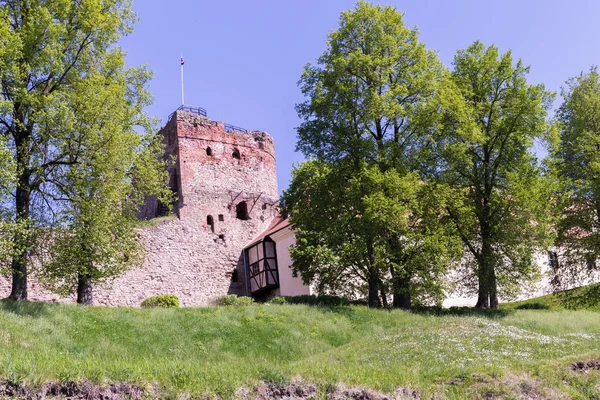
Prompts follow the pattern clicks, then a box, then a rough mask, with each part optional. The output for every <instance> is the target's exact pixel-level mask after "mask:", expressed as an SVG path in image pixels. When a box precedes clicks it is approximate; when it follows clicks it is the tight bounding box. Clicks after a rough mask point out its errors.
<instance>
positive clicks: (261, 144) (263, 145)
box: [258, 142, 265, 150]
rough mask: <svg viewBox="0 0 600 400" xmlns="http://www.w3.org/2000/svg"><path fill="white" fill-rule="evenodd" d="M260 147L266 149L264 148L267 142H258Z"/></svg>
mask: <svg viewBox="0 0 600 400" xmlns="http://www.w3.org/2000/svg"><path fill="white" fill-rule="evenodd" d="M258 148H259V149H260V150H264V149H265V144H264V143H263V142H259V143H258Z"/></svg>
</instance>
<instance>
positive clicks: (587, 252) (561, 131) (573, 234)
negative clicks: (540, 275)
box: [552, 67, 600, 288]
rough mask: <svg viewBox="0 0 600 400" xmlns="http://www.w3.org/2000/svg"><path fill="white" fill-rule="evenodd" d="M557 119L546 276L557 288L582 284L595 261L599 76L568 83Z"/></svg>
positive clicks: (593, 73) (599, 223) (598, 246)
mask: <svg viewBox="0 0 600 400" xmlns="http://www.w3.org/2000/svg"><path fill="white" fill-rule="evenodd" d="M562 97H563V98H564V102H563V103H562V105H561V106H560V108H559V110H558V113H557V117H558V118H557V128H558V134H557V137H556V138H555V139H556V140H555V141H554V146H553V151H552V166H553V167H554V170H555V171H556V174H557V176H558V177H560V178H561V180H562V183H563V188H562V189H563V190H562V191H561V194H562V196H561V200H562V201H561V211H562V215H561V219H560V223H559V225H558V228H559V229H558V232H559V235H558V238H557V245H558V247H559V248H560V258H559V263H558V265H556V266H555V267H556V268H555V269H554V270H553V271H552V272H553V273H554V276H553V277H554V279H553V282H554V283H555V284H556V286H557V287H558V288H562V287H565V286H566V287H568V286H572V285H574V284H578V283H582V282H583V281H585V280H586V279H587V278H588V277H589V275H590V274H591V273H593V272H595V271H596V270H597V260H598V257H599V255H600V229H599V228H600V75H599V74H598V71H597V69H596V68H595V67H594V68H591V69H590V71H589V72H587V73H582V74H580V75H579V76H577V77H575V78H572V79H569V80H568V81H567V85H566V87H564V88H563V90H562Z"/></svg>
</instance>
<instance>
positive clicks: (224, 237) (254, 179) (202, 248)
mask: <svg viewBox="0 0 600 400" xmlns="http://www.w3.org/2000/svg"><path fill="white" fill-rule="evenodd" d="M160 133H161V134H162V135H163V136H164V143H165V144H166V152H167V154H168V155H172V156H174V160H175V162H174V165H173V167H172V168H171V170H170V171H169V175H170V187H171V189H172V190H173V191H174V192H176V193H177V201H176V203H175V204H173V205H172V206H165V205H161V204H160V203H158V202H157V201H149V202H148V204H147V205H146V206H145V207H144V209H143V210H142V212H141V216H142V217H143V218H146V219H150V218H154V217H160V216H161V215H163V214H166V212H165V211H168V210H169V209H170V208H171V209H172V210H173V212H174V214H175V216H176V218H171V219H166V220H165V221H162V222H160V223H159V224H158V225H156V226H153V227H149V228H145V229H143V230H142V231H141V232H140V236H141V239H142V240H144V241H145V243H146V251H147V259H146V262H145V265H144V267H143V268H142V269H138V270H134V271H130V272H128V273H126V275H125V276H124V277H121V278H119V279H117V280H116V281H115V283H114V285H113V288H112V290H110V291H106V292H105V291H102V292H100V293H98V294H97V296H96V297H97V301H98V303H101V304H114V305H139V302H140V301H141V300H143V299H144V298H146V297H149V296H153V295H158V294H165V293H171V294H176V295H177V296H179V298H180V300H181V303H182V305H184V306H191V305H204V304H207V303H208V302H210V300H211V299H212V298H214V297H216V296H220V295H225V294H228V293H234V294H245V293H246V287H245V286H246V285H245V279H244V275H243V274H244V268H243V259H242V257H243V256H242V254H243V252H242V250H243V248H244V246H245V245H247V244H248V243H249V242H250V241H251V240H252V239H254V238H255V237H256V236H257V235H259V234H260V233H261V232H263V231H264V230H265V229H266V228H267V227H268V226H269V224H270V223H271V221H272V220H273V219H274V218H275V216H276V215H277V209H276V205H277V199H278V192H277V178H276V170H275V148H274V144H273V139H272V138H271V136H269V135H268V134H267V133H266V132H260V131H246V130H244V129H242V128H238V127H234V126H231V125H228V124H224V123H222V122H217V121H212V120H211V119H209V118H207V117H206V112H205V111H204V110H203V109H200V108H192V107H180V108H179V109H178V110H177V111H175V112H174V113H173V114H172V115H171V116H170V117H169V120H168V122H167V123H166V125H165V126H164V127H163V128H162V129H161V131H160ZM105 296H106V297H105Z"/></svg>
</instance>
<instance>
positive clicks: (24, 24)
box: [0, 0, 147, 300]
mask: <svg viewBox="0 0 600 400" xmlns="http://www.w3.org/2000/svg"><path fill="white" fill-rule="evenodd" d="M132 22H133V14H132V12H131V4H130V1H129V0H81V1H71V0H53V1H48V0H1V1H0V41H1V42H2V47H1V49H0V85H1V88H2V92H1V95H0V136H2V137H3V138H5V139H6V140H7V147H8V148H9V149H10V151H11V153H12V162H13V163H14V166H15V169H16V177H15V184H14V186H13V188H12V190H11V191H12V192H13V194H14V203H13V204H12V205H10V206H8V207H5V211H6V212H9V213H10V214H11V215H12V218H13V219H14V220H15V221H16V224H17V225H25V227H26V229H25V230H24V231H20V232H18V233H16V234H15V235H14V237H13V239H14V242H15V243H17V244H19V245H18V246H16V247H17V248H18V249H19V250H18V251H17V252H16V253H15V254H14V255H13V257H12V266H11V269H12V291H11V294H10V298H12V299H15V300H24V299H26V298H27V276H28V261H29V260H28V259H29V254H30V251H31V246H32V244H31V243H32V242H31V240H30V238H29V237H30V236H31V233H32V231H33V230H34V229H36V228H37V227H41V226H56V225H58V224H60V218H59V216H60V214H61V213H60V211H61V210H63V209H67V208H69V207H72V203H71V200H72V199H69V198H68V197H65V194H66V193H69V191H70V190H69V188H68V187H65V185H66V184H70V181H69V174H70V173H71V172H72V167H74V166H77V165H79V164H81V163H83V164H85V162H84V158H85V157H89V155H87V154H86V151H88V150H89V149H87V148H86V143H87V139H86V135H87V134H89V133H90V132H91V131H92V129H90V128H91V127H93V126H95V123H96V122H95V121H96V118H97V117H98V116H97V115H96V114H94V113H87V112H81V104H79V103H77V99H78V98H80V95H81V98H85V97H86V95H89V93H93V92H95V91H96V92H98V93H104V90H103V89H104V86H105V85H107V84H110V82H107V81H106V80H104V79H98V74H100V75H101V76H103V77H108V78H110V79H116V80H118V79H132V78H134V75H132V74H131V73H130V71H125V70H123V69H122V68H121V67H122V64H123V63H122V59H123V56H124V55H123V53H122V51H121V50H120V49H119V48H118V47H117V46H116V43H117V41H118V40H119V38H120V37H121V36H122V35H124V34H127V33H129V32H130V31H131V26H132ZM110 68H114V71H112V72H110V71H109V70H110ZM119 68H121V69H120V70H119ZM142 75H143V74H142ZM137 76H138V77H139V76H140V75H139V73H138V75H137ZM126 83H130V84H134V85H135V84H136V83H135V82H126ZM82 91H83V92H82ZM133 96H134V97H135V96H142V97H146V96H147V93H146V92H145V91H138V92H137V93H135V94H133ZM134 97H123V98H121V103H122V104H120V105H121V107H119V108H118V110H117V111H119V112H123V108H124V109H125V110H126V111H127V112H126V113H124V114H121V115H119V116H118V117H117V118H115V122H123V121H125V120H126V121H127V122H129V123H127V124H126V125H125V126H124V127H123V131H125V132H127V131H129V130H130V129H131V125H134V124H135V122H136V121H137V120H139V119H140V118H143V116H142V115H140V111H141V110H140V109H139V108H138V105H139V104H143V103H144V102H145V101H146V100H147V99H146V98H138V99H137V100H135V101H132V100H134ZM95 100H97V101H99V100H100V99H95ZM111 100H113V98H111ZM96 106H98V104H96ZM106 106H109V104H106ZM111 106H113V105H111ZM97 109H98V108H97ZM106 112H110V109H108V108H107V110H106ZM104 117H106V115H104ZM101 121H102V122H103V123H110V122H111V119H110V118H103V119H101ZM113 128H115V129H117V128H116V127H115V126H113ZM106 129H108V128H106ZM99 151H101V150H99ZM94 156H95V157H99V156H100V154H98V153H95V154H94ZM124 161H131V160H124ZM2 206H3V207H4V206H5V205H4V204H3V205H2Z"/></svg>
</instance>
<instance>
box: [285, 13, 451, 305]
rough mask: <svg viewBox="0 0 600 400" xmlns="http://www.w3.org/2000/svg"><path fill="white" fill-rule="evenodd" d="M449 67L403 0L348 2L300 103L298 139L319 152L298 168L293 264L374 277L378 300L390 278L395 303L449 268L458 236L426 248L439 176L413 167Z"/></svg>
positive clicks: (422, 158)
mask: <svg viewBox="0 0 600 400" xmlns="http://www.w3.org/2000/svg"><path fill="white" fill-rule="evenodd" d="M444 75H445V69H444V67H443V65H442V64H441V63H440V62H439V61H438V59H437V57H436V56H435V54H434V53H433V52H431V51H428V50H427V49H426V48H425V46H424V45H423V43H421V42H419V40H418V34H417V31H416V30H415V29H409V28H407V27H406V26H405V25H404V23H403V18H402V15H401V14H400V13H398V12H397V11H396V10H395V9H394V8H392V7H379V6H374V5H370V4H368V3H365V2H359V3H357V6H356V9H355V10H351V11H347V12H343V13H342V15H341V18H340V28H339V29H338V30H337V31H335V32H332V33H331V34H330V35H329V41H328V48H327V50H326V51H325V53H324V54H323V55H322V56H321V57H320V58H319V61H318V64H317V65H316V66H315V65H310V64H309V65H307V67H306V68H305V71H304V74H303V76H302V78H301V80H300V85H301V88H302V92H303V93H304V95H305V96H306V97H307V98H308V99H307V100H306V101H305V102H304V103H302V104H300V105H298V106H297V111H298V114H299V116H300V117H301V118H302V119H303V123H302V124H301V126H300V127H299V129H298V135H299V141H298V145H297V147H298V149H299V150H301V151H302V152H303V153H304V154H305V155H306V156H307V157H309V158H314V159H316V161H315V162H310V163H308V164H306V165H304V166H302V167H300V168H299V169H298V170H297V171H296V172H295V174H294V178H293V182H292V184H291V187H290V190H288V191H287V192H286V195H285V202H286V205H287V207H288V210H289V211H290V212H291V219H292V222H293V223H294V224H295V227H296V229H297V231H298V238H299V241H298V244H297V247H296V249H295V250H294V253H293V255H294V266H295V268H296V270H297V271H298V272H300V273H301V274H302V275H303V276H304V277H305V278H308V277H313V276H314V275H315V274H317V273H318V274H319V275H318V277H317V279H319V282H321V283H322V284H327V285H329V287H331V288H334V287H335V283H334V279H332V278H335V279H338V278H339V279H340V280H338V282H341V278H340V277H341V274H345V275H347V277H346V278H344V279H343V281H344V282H357V281H362V282H366V283H367V284H368V294H369V305H371V306H376V305H379V304H380V302H381V301H383V302H386V301H387V297H386V293H385V292H386V289H389V290H390V291H391V292H392V293H393V295H394V304H395V305H398V306H402V307H407V308H409V307H410V305H411V300H410V298H411V293H413V294H414V293H417V292H418V290H416V287H415V286H414V285H421V287H423V286H426V285H424V284H423V282H425V281H424V280H423V279H422V278H423V276H425V275H426V274H427V273H430V276H435V278H436V279H434V280H436V281H437V279H438V278H439V277H440V275H443V273H442V272H443V271H442V270H443V269H444V268H445V266H446V265H447V264H448V263H447V262H446V261H448V260H447V258H451V255H452V254H455V252H454V251H452V250H450V249H449V248H448V247H451V246H452V244H453V243H454V242H453V241H452V240H451V239H450V238H449V237H446V236H442V235H440V234H441V233H448V231H446V230H440V231H437V232H436V233H435V235H438V238H437V240H438V241H437V244H438V245H439V246H440V247H444V251H440V252H439V253H438V254H440V257H439V258H436V257H430V258H428V257H427V256H425V255H424V253H423V252H426V251H434V250H433V247H435V246H433V247H430V246H428V245H432V244H433V242H432V241H429V240H428V236H427V235H434V233H433V230H432V231H430V230H428V229H427V228H426V227H425V226H424V224H423V221H424V215H423V214H422V212H423V211H424V208H423V207H422V204H421V203H420V201H421V200H423V199H424V198H427V196H421V194H422V193H421V191H422V190H424V191H428V190H434V189H435V190H439V189H440V187H439V186H436V187H432V186H429V185H426V184H422V182H421V179H420V177H419V175H418V174H416V173H413V171H414V170H416V169H426V168H427V167H429V164H428V162H430V161H431V158H430V157H429V156H430V150H431V149H432V146H431V138H432V135H433V130H434V125H435V123H434V121H433V116H434V115H436V113H435V111H436V109H437V104H436V102H435V101H434V99H435V98H436V94H437V90H438V88H439V85H440V82H441V80H442V79H443V77H444ZM400 188H402V190H400ZM301 205H302V206H301ZM444 212H445V210H444V209H441V214H436V217H439V218H442V217H443V214H444ZM387 213H390V214H387ZM391 215H393V216H395V217H397V218H392V217H391ZM446 239H447V240H446ZM439 250H440V248H438V249H437V251H439ZM444 256H446V258H445V257H444ZM320 257H326V260H321V259H320ZM442 259H443V261H444V262H442V263H440V261H441V260H442ZM417 260H418V261H417ZM417 270H420V271H421V273H419V272H417ZM426 281H427V282H429V283H431V282H432V280H426ZM433 286H436V287H437V286H439V281H438V282H437V283H436V285H433Z"/></svg>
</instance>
